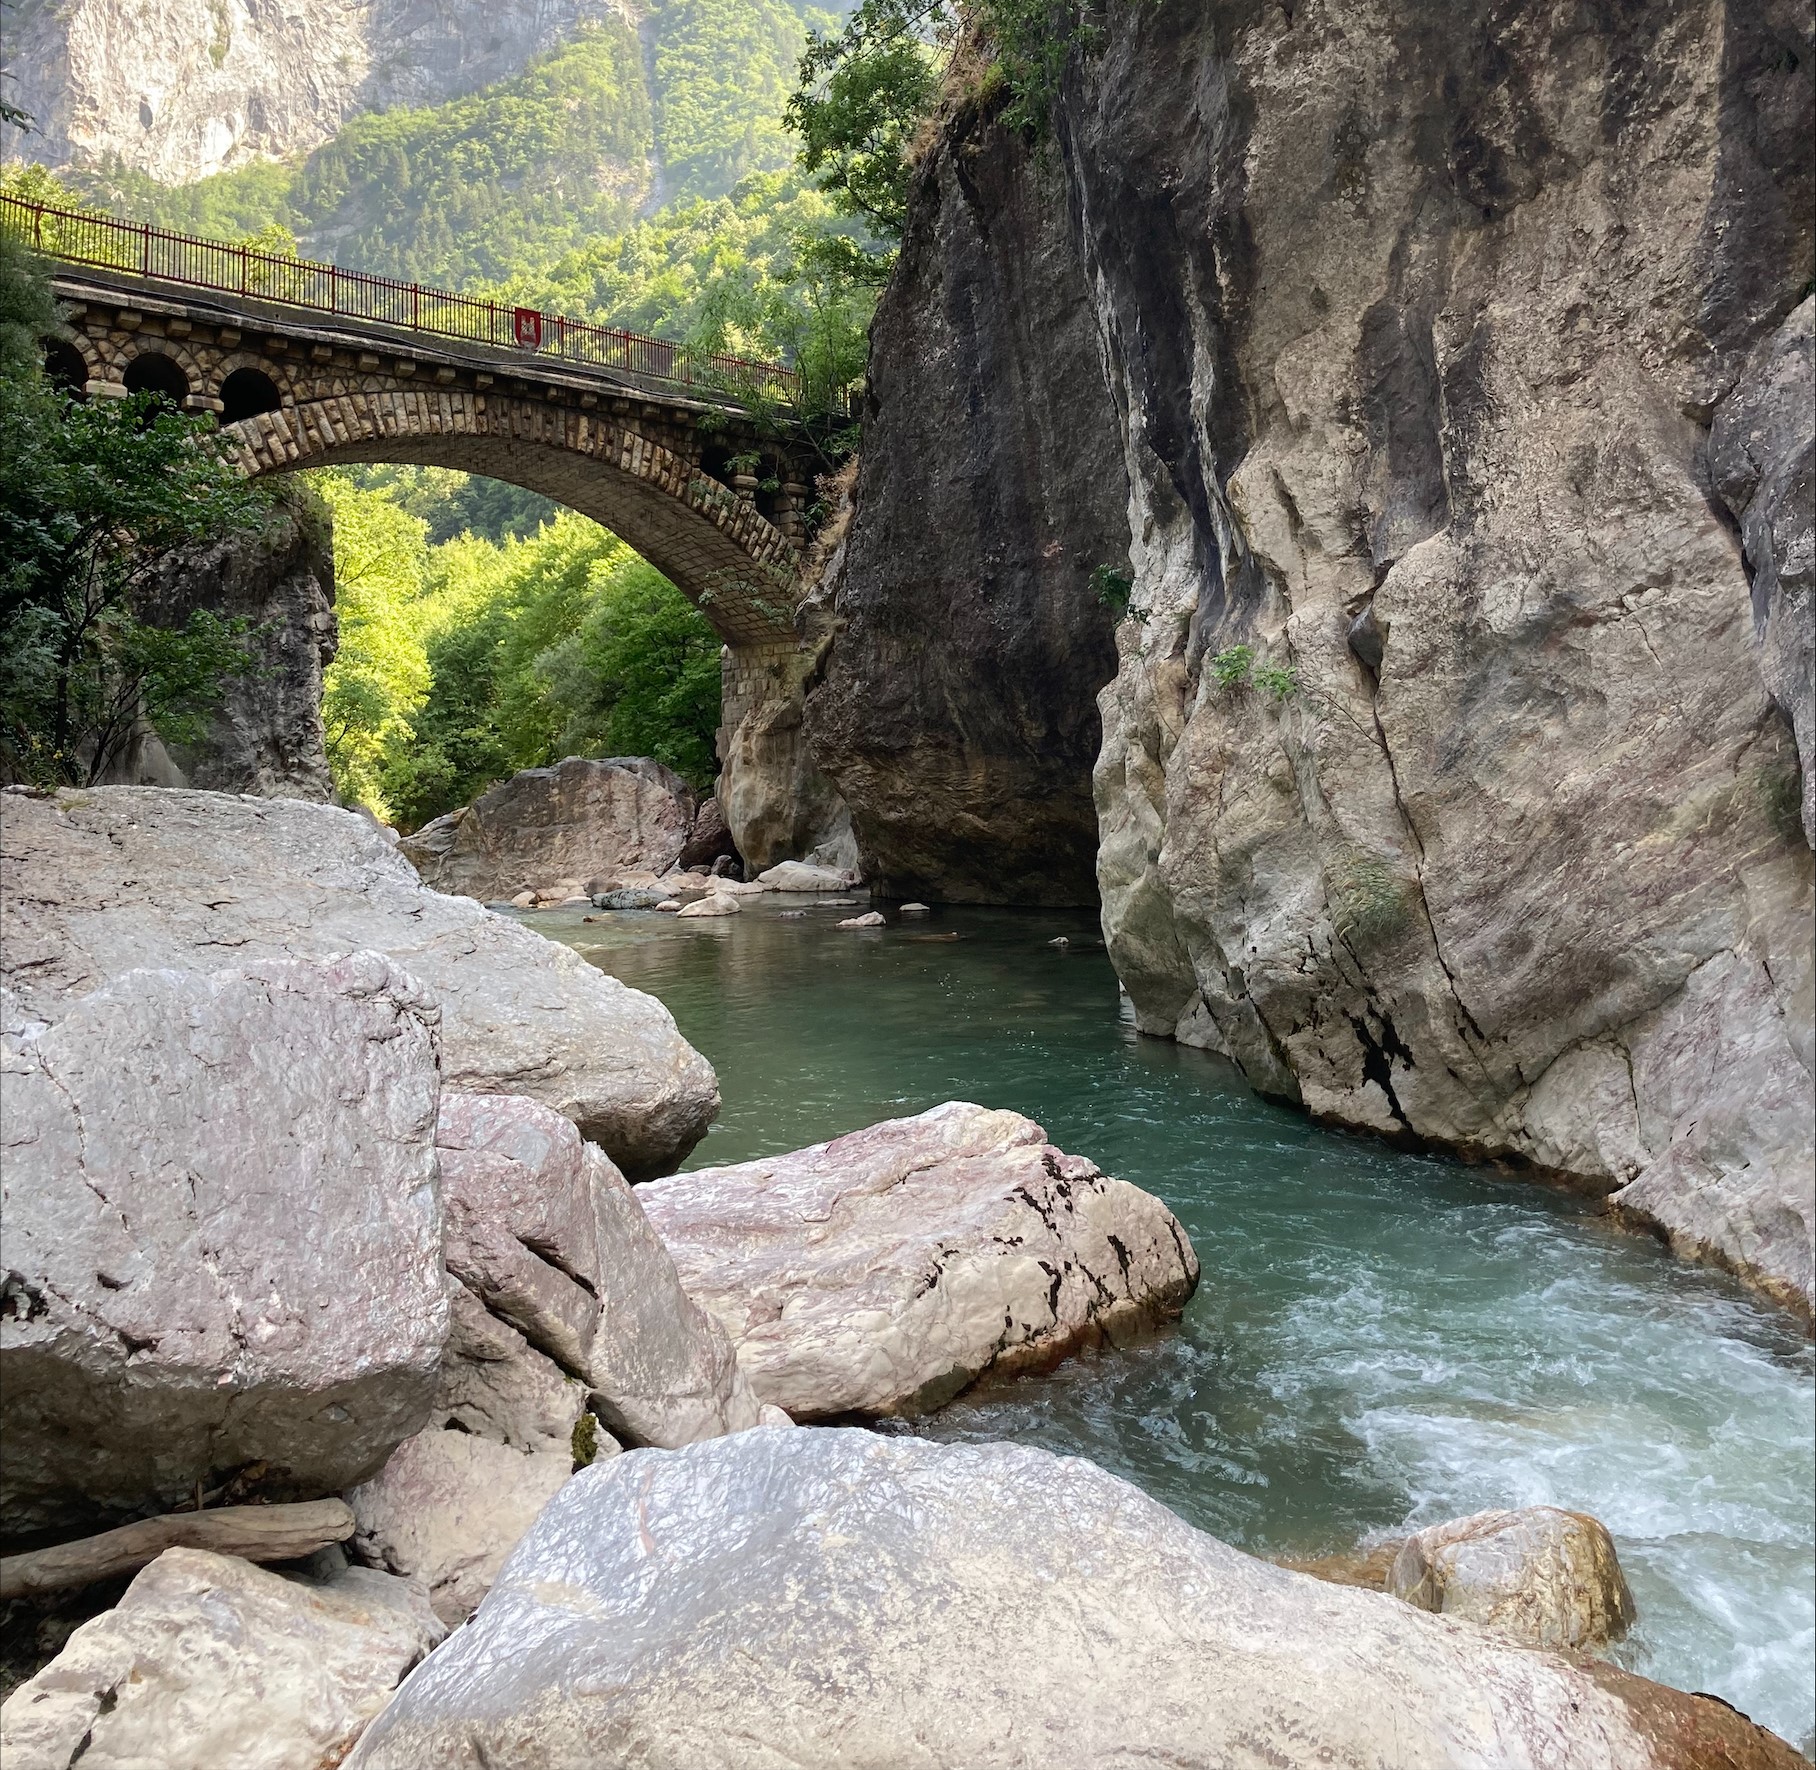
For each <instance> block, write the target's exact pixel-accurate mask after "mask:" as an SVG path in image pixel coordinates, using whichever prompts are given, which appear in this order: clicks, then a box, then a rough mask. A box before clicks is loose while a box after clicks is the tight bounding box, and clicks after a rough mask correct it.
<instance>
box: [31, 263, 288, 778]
mask: <svg viewBox="0 0 1816 1770" xmlns="http://www.w3.org/2000/svg"><path fill="white" fill-rule="evenodd" d="M54 323H55V315H54V310H53V308H52V305H51V302H50V298H49V294H48V290H47V285H46V280H45V277H44V274H43V271H42V269H41V267H39V266H38V265H36V264H35V263H33V262H32V260H31V259H30V257H29V256H28V255H27V254H26V253H24V252H23V251H22V250H21V249H20V248H19V247H17V246H16V245H13V244H12V243H11V242H9V241H5V240H0V433H3V434H4V435H5V438H6V448H5V450H4V454H3V456H0V768H4V771H5V772H6V773H7V774H8V775H9V776H11V777H12V778H14V779H17V780H26V781H32V782H37V783H40V784H44V785H82V784H86V783H88V782H92V781H94V780H96V779H99V778H100V777H101V776H102V775H104V774H105V773H106V772H107V770H108V768H109V767H110V766H111V765H112V764H113V763H115V762H116V761H117V760H118V759H119V758H120V757H121V756H122V755H123V754H124V752H125V750H126V748H127V746H128V744H129V743H130V741H131V739H132V737H133V734H134V731H135V729H136V727H137V726H138V723H139V721H140V720H141V719H144V720H146V721H148V722H149V723H150V725H151V726H152V727H153V729H155V730H156V731H157V732H158V733H159V734H160V735H161V736H163V737H164V738H165V739H167V740H169V741H171V742H175V743H189V742H194V741H195V740H196V739H197V738H199V737H200V736H201V735H202V732H203V730H204V729H205V727H206V723H207V719H208V716H209V714H210V713H212V711H213V710H214V708H215V707H216V706H217V705H218V703H219V699H220V691H221V685H222V682H223V680H224V679H225V678H226V677H227V676H228V675H230V674H232V673H234V672H235V671H236V670H239V669H244V668H245V667H246V664H247V653H246V649H245V646H244V643H243V640H244V633H245V624H244V623H243V622H233V621H227V620H223V619H221V618H220V617H219V616H216V615H213V614H211V613H209V612H207V611H206V610H198V611H196V612H195V613H193V614H191V615H190V616H189V617H188V618H187V620H186V622H185V623H184V624H183V625H182V626H181V627H176V628H172V627H167V626H164V625H160V624H158V623H156V622H154V621H150V620H148V619H146V618H145V609H146V606H147V604H148V603H149V601H150V600H151V594H152V592H153V589H154V587H155V585H156V582H157V578H158V574H159V572H160V571H161V569H162V568H163V567H164V565H165V563H166V562H167V561H168V559H169V558H170V556H171V555H172V554H173V553H174V552H175V551H176V550H177V549H179V548H181V547H184V546H187V545H190V544H191V543H194V542H196V541H200V540H204V539H208V538H213V537H219V536H221V535H224V534H230V533H235V532H243V531H248V530H251V529H254V528H256V527H257V526H258V525H259V523H260V522H261V521H262V520H264V517H265V515H266V512H267V509H268V505H269V498H268V494H267V493H266V492H265V491H264V490H263V489H262V488H260V487H257V486H254V485H252V484H249V483H248V482H247V481H246V480H244V479H243V478H242V477H241V476H240V474H239V472H238V470H237V468H236V467H235V466H234V465H233V462H232V460H231V458H230V457H229V455H228V453H227V451H226V449H225V448H224V447H223V445H222V443H221V442H220V440H219V439H218V438H217V437H216V436H214V435H213V434H212V432H213V420H212V419H205V418H192V417H188V416H185V415H184V414H182V413H179V412H176V411H174V410H172V409H171V408H170V407H169V406H167V405H165V404H163V403H161V402H160V401H159V400H158V398H157V397H156V396H155V395H151V394H141V395H137V396H135V397H133V398H131V399H126V400H119V401H105V402H96V403H95V404H93V405H89V404H85V403H82V402H80V401H77V400H74V399H70V398H68V397H65V396H64V395H63V394H61V393H60V392H58V391H57V390H55V389H53V388H51V387H50V386H49V385H47V383H46V381H45V378H44V374H43V370H42V365H41V359H40V356H39V349H40V340H41V338H42V337H43V336H44V335H45V334H46V333H47V332H49V331H50V330H51V329H52V328H53V326H54Z"/></svg>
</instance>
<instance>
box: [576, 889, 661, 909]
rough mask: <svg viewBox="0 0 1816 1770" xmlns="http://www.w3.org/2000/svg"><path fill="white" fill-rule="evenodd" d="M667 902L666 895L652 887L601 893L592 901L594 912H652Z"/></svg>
mask: <svg viewBox="0 0 1816 1770" xmlns="http://www.w3.org/2000/svg"><path fill="white" fill-rule="evenodd" d="M667 901H668V893H667V892H666V891H659V890H657V889H656V888H655V887H654V886H653V885H633V886H629V887H625V888H621V889H620V890H617V891H601V892H599V893H598V894H597V895H596V896H595V897H594V898H593V899H592V904H593V908H594V909H596V910H653V909H655V908H656V906H657V905H658V904H662V903H666V902H667Z"/></svg>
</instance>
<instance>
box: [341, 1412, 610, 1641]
mask: <svg viewBox="0 0 1816 1770" xmlns="http://www.w3.org/2000/svg"><path fill="white" fill-rule="evenodd" d="M573 1467H574V1459H573V1454H572V1452H571V1451H569V1450H568V1449H567V1448H566V1447H565V1446H564V1447H562V1448H561V1449H560V1450H538V1451H529V1452H525V1451H520V1450H513V1449H512V1448H511V1447H510V1446H509V1445H505V1444H497V1443H494V1442H493V1441H492V1440H491V1439H489V1438H479V1437H476V1436H475V1435H474V1434H472V1433H471V1432H465V1431H459V1432H451V1431H448V1430H447V1429H446V1428H445V1427H437V1428H432V1429H431V1430H429V1431H427V1432H419V1433H417V1435H416V1436H415V1437H414V1438H411V1439H408V1440H406V1441H405V1442H404V1443H403V1444H400V1445H399V1446H398V1447H397V1450H396V1452H395V1453H394V1454H393V1455H392V1457H391V1460H390V1461H389V1462H388V1463H386V1464H385V1466H384V1468H383V1469H382V1470H381V1471H380V1472H379V1473H378V1474H377V1475H376V1476H374V1477H373V1479H372V1480H370V1481H368V1482H365V1483H364V1484H363V1485H361V1486H359V1487H356V1488H354V1489H353V1491H352V1492H351V1493H349V1494H348V1496H347V1502H348V1504H349V1505H351V1506H352V1508H353V1516H354V1519H355V1526H356V1532H357V1534H356V1535H355V1537H354V1547H355V1549H356V1550H357V1551H358V1553H359V1556H360V1558H361V1559H362V1560H364V1561H366V1562H369V1563H370V1564H371V1565H373V1566H374V1567H382V1568H385V1569H387V1570H388V1571H389V1572H391V1573H394V1574H404V1575H409V1576H411V1577H412V1578H414V1579H416V1580H419V1581H421V1582H422V1584H423V1585H425V1586H427V1587H428V1589H429V1602H430V1604H431V1606H432V1607H433V1609H434V1612H435V1614H436V1616H438V1617H439V1618H440V1619H441V1620H442V1622H444V1623H445V1624H447V1625H448V1627H450V1628H455V1627H457V1626H458V1625H459V1624H461V1623H463V1622H465V1621H466V1619H467V1617H468V1616H469V1615H471V1614H472V1612H473V1610H474V1608H475V1606H477V1605H478V1603H479V1601H480V1599H481V1598H483V1597H484V1596H485V1595H486V1593H487V1591H488V1590H490V1588H491V1585H492V1582H493V1581H494V1580H495V1579H496V1578H497V1577H498V1570H499V1568H500V1567H501V1566H503V1565H504V1559H505V1557H506V1556H507V1555H509V1554H510V1552H511V1551H512V1549H514V1548H515V1547H516V1546H517V1543H518V1540H519V1538H521V1537H522V1535H523V1533H524V1532H525V1531H526V1530H528V1529H529V1528H530V1526H531V1525H532V1524H533V1523H535V1521H536V1515H537V1514H538V1513H539V1512H540V1511H541V1510H542V1508H543V1507H544V1506H545V1505H546V1504H547V1503H548V1502H549V1501H550V1500H551V1499H553V1498H554V1496H555V1494H556V1493H557V1492H558V1491H559V1490H560V1488H561V1485H562V1483H563V1482H565V1481H566V1480H567V1478H568V1476H569V1475H570V1474H571V1473H572V1471H573Z"/></svg>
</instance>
